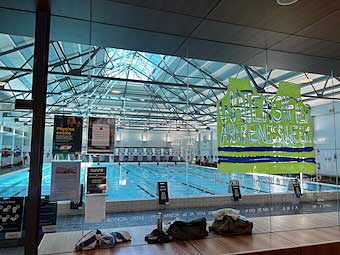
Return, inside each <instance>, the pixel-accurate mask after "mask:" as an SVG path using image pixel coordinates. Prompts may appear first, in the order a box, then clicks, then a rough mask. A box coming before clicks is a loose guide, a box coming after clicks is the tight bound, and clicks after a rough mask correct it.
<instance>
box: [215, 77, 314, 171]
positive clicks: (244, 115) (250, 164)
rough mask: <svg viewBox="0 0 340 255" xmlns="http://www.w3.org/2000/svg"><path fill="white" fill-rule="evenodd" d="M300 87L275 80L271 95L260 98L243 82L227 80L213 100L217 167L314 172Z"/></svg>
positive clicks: (308, 118) (310, 133) (308, 117)
mask: <svg viewBox="0 0 340 255" xmlns="http://www.w3.org/2000/svg"><path fill="white" fill-rule="evenodd" d="M300 89H301V86H300V85H298V84H293V83H289V82H280V83H279V87H278V91H277V92H276V94H275V95H270V96H268V95H267V96H265V95H263V94H259V93H258V92H257V91H256V90H255V89H254V88H253V87H252V86H251V83H250V81H249V80H240V79H235V78H230V79H229V86H228V90H227V93H226V95H225V97H223V98H222V99H221V100H218V101H217V145H218V169H219V170H220V171H222V172H257V173H273V174H285V173H306V174H314V173H315V155H314V148H313V130H312V117H311V108H310V107H309V106H308V105H307V104H305V103H304V101H303V100H302V99H301V95H300Z"/></svg>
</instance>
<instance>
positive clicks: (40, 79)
mask: <svg viewBox="0 0 340 255" xmlns="http://www.w3.org/2000/svg"><path fill="white" fill-rule="evenodd" d="M41 2H44V1H41ZM45 2H47V1H45ZM41 7H43V8H41ZM49 40H50V10H49V8H48V7H47V5H43V6H39V5H38V10H37V12H36V24H35V45H34V66H33V81H32V82H33V84H32V100H33V118H32V136H31V160H30V171H29V184H28V199H27V207H26V208H27V210H26V215H25V217H26V228H25V229H26V234H25V255H35V254H38V242H39V209H40V197H41V178H42V164H43V154H44V133H45V112H46V95H47V93H46V92H47V75H48V72H47V71H48V69H47V68H48V50H49Z"/></svg>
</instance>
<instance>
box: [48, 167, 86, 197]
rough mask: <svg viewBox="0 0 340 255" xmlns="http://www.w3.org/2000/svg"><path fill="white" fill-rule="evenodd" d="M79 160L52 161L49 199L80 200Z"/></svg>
mask: <svg viewBox="0 0 340 255" xmlns="http://www.w3.org/2000/svg"><path fill="white" fill-rule="evenodd" d="M80 167H81V161H80V160H73V161H52V176H51V195H50V200H51V201H73V202H77V201H79V200H80Z"/></svg>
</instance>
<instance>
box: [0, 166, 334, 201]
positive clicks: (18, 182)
mask: <svg viewBox="0 0 340 255" xmlns="http://www.w3.org/2000/svg"><path fill="white" fill-rule="evenodd" d="M87 165H90V164H87ZM87 165H85V164H83V165H82V170H81V171H82V172H81V183H84V179H85V173H86V167H87ZM95 165H97V164H93V166H95ZM100 165H101V166H106V167H107V169H108V170H107V185H108V186H107V200H116V201H117V200H135V199H153V198H156V197H157V182H159V181H167V182H168V187H169V196H170V198H181V197H207V196H214V195H230V191H229V190H228V186H229V181H230V180H239V182H240V186H241V192H242V194H259V193H262V194H265V193H267V194H268V193H287V192H293V191H292V190H291V188H289V186H290V185H289V183H290V179H289V178H287V177H281V176H275V175H265V174H243V173H231V174H226V173H220V172H219V171H218V170H217V169H214V168H207V167H200V166H195V165H188V167H186V165H185V164H177V165H174V164H160V165H156V164H150V163H144V164H143V163H142V164H141V165H140V166H139V165H137V164H122V165H118V164H104V163H101V164H100ZM50 182H51V164H44V168H43V180H42V195H49V193H50ZM27 186H28V170H21V171H18V172H14V173H10V174H5V175H2V176H0V196H1V197H11V196H26V195H27ZM303 189H304V191H305V192H309V191H327V190H336V189H337V187H336V186H335V185H329V184H319V183H315V182H310V181H304V182H303Z"/></svg>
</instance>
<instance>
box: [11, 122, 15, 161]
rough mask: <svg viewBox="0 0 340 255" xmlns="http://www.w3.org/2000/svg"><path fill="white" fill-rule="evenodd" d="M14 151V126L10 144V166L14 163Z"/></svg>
mask: <svg viewBox="0 0 340 255" xmlns="http://www.w3.org/2000/svg"><path fill="white" fill-rule="evenodd" d="M14 153H15V128H14V129H13V134H12V144H11V166H13V164H14Z"/></svg>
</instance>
